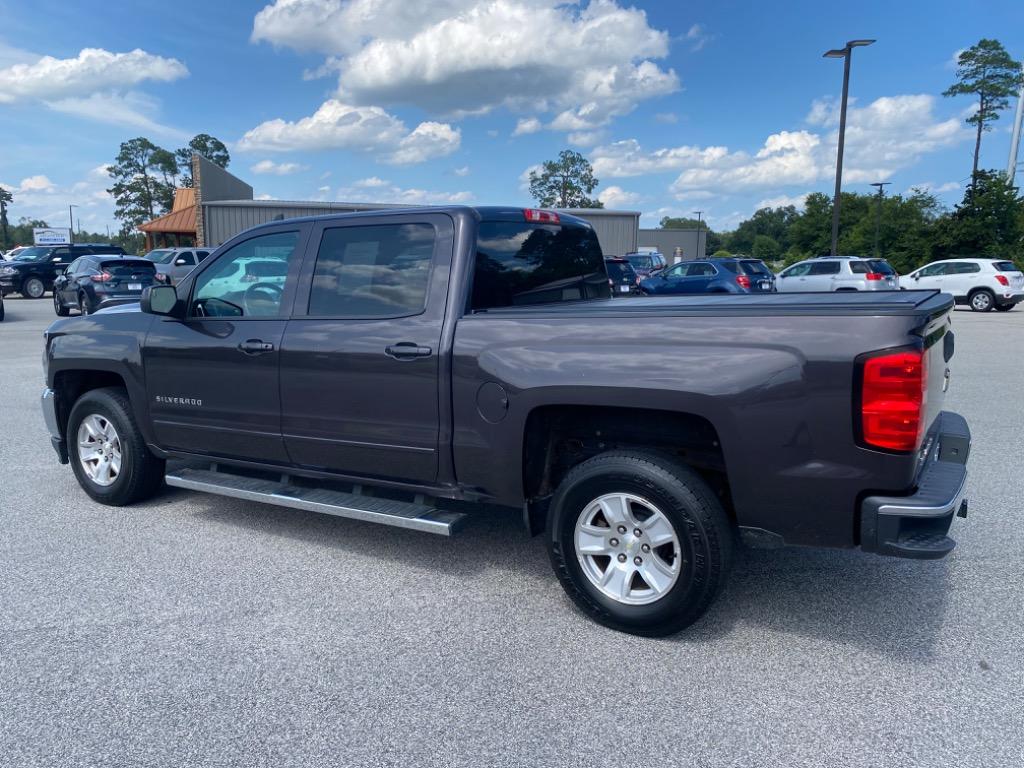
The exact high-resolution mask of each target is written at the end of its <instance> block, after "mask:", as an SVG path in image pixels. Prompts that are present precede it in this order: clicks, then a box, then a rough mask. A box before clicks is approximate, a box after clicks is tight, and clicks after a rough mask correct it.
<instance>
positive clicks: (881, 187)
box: [871, 181, 892, 259]
mask: <svg viewBox="0 0 1024 768" xmlns="http://www.w3.org/2000/svg"><path fill="white" fill-rule="evenodd" d="M890 184H892V182H891V181H873V182H871V186H872V187H878V202H877V203H876V204H875V258H876V259H880V258H882V254H881V253H880V252H879V250H878V234H879V232H881V229H882V197H883V195H884V191H885V187H887V186H888V185H890Z"/></svg>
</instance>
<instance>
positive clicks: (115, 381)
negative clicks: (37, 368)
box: [53, 371, 127, 429]
mask: <svg viewBox="0 0 1024 768" xmlns="http://www.w3.org/2000/svg"><path fill="white" fill-rule="evenodd" d="M103 387H121V388H122V389H127V387H126V386H125V382H124V379H123V378H121V376H120V375H118V374H116V373H113V372H111V371H60V372H59V373H57V375H56V376H55V377H54V380H53V389H54V391H55V392H56V393H57V408H58V410H57V418H58V419H59V423H60V426H61V429H64V428H65V427H66V426H67V423H68V416H70V415H71V409H72V408H73V407H74V405H75V403H76V402H77V401H78V398H80V397H81V396H82V395H84V394H85V393H86V392H88V391H89V390H91V389H101V388H103Z"/></svg>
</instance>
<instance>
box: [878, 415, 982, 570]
mask: <svg viewBox="0 0 1024 768" xmlns="http://www.w3.org/2000/svg"><path fill="white" fill-rule="evenodd" d="M931 437H932V439H933V441H934V442H933V444H932V446H931V449H930V450H929V451H928V457H927V459H926V461H925V465H924V467H923V468H922V469H921V473H920V475H919V476H918V480H917V491H916V492H915V493H914V494H912V495H910V496H869V497H867V498H866V499H864V501H863V502H862V503H861V521H860V545H861V549H863V550H864V551H866V552H876V553H878V554H880V555H892V556H894V557H910V558H917V559H924V560H933V559H937V558H940V557H945V556H946V555H948V554H949V553H950V552H952V551H953V547H955V546H956V542H955V541H953V539H951V538H949V536H948V535H947V534H948V533H949V528H950V525H951V524H952V522H953V516H954V515H957V514H958V515H960V516H961V517H966V516H967V498H966V496H965V495H964V493H965V488H966V485H967V456H968V454H969V453H970V450H971V430H970V429H969V428H968V426H967V422H966V421H965V420H964V418H963V416H961V415H960V414H957V413H952V412H950V411H943V412H942V413H940V414H939V417H938V419H937V420H936V426H935V429H934V430H933V431H932V435H931Z"/></svg>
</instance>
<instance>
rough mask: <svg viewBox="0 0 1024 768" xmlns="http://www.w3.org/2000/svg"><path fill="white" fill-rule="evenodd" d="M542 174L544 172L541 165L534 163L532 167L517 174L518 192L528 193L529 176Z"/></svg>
mask: <svg viewBox="0 0 1024 768" xmlns="http://www.w3.org/2000/svg"><path fill="white" fill-rule="evenodd" d="M543 172H544V166H543V165H541V164H540V163H535V164H534V165H531V166H530V167H529V168H527V169H526V170H524V171H523V172H522V173H520V174H519V190H520V191H521V192H529V191H530V174H531V173H543Z"/></svg>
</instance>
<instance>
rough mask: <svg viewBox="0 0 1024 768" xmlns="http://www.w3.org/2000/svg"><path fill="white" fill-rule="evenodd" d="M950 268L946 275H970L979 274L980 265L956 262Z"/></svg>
mask: <svg viewBox="0 0 1024 768" xmlns="http://www.w3.org/2000/svg"><path fill="white" fill-rule="evenodd" d="M950 266H951V267H952V269H949V270H947V271H946V274H950V273H952V274H954V275H971V274H974V273H975V272H981V265H980V264H975V263H974V262H972V261H958V262H956V263H954V264H951V265H950Z"/></svg>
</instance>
